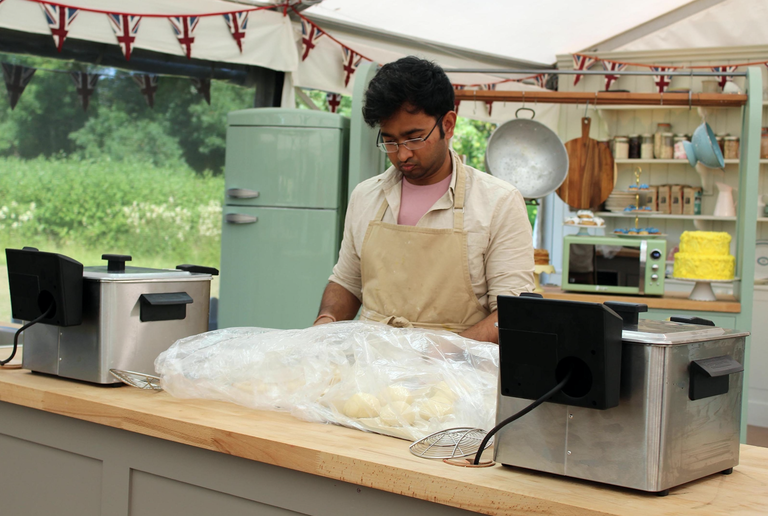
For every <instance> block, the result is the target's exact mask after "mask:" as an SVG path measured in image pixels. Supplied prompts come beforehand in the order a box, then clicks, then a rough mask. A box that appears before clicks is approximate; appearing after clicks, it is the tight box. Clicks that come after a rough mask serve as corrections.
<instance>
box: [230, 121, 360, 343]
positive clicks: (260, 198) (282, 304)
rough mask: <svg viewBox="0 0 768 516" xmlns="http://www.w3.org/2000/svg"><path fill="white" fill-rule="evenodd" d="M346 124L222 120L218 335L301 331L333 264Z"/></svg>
mask: <svg viewBox="0 0 768 516" xmlns="http://www.w3.org/2000/svg"><path fill="white" fill-rule="evenodd" d="M348 141H349V120H348V119H347V118H345V117H342V116H340V115H336V114H333V113H326V112H322V111H311V110H299V109H283V108H257V109H247V110H242V111H234V112H232V113H230V114H229V116H228V127H227V152H226V168H225V173H224V177H225V195H226V201H225V206H224V209H223V220H222V234H221V283H220V291H219V313H218V321H219V327H220V328H227V327H234V326H259V327H265V328H282V329H288V328H305V327H307V326H310V325H311V324H312V322H313V321H314V319H315V316H316V314H317V310H318V308H319V306H320V298H321V296H322V293H323V289H324V288H325V285H326V284H327V281H328V276H330V274H331V270H332V269H333V266H334V264H335V263H336V259H337V256H338V249H339V244H340V242H341V234H342V229H343V223H344V210H345V206H346V201H347V154H348V151H347V142H348Z"/></svg>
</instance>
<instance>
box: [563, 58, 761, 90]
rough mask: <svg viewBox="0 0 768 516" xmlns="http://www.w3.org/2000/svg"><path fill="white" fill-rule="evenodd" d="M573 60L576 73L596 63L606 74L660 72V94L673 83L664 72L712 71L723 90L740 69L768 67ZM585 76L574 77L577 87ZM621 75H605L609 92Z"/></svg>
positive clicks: (596, 59)
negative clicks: (638, 70)
mask: <svg viewBox="0 0 768 516" xmlns="http://www.w3.org/2000/svg"><path fill="white" fill-rule="evenodd" d="M572 58H573V69H574V70H576V71H585V70H589V69H590V68H591V67H592V66H594V65H595V64H596V63H598V62H599V63H601V64H602V66H603V69H604V70H605V71H606V72H620V71H622V70H624V69H626V68H627V66H639V67H643V68H648V69H650V70H651V71H653V72H658V74H654V76H653V82H654V83H655V84H656V89H657V90H658V92H659V93H665V92H666V91H667V89H668V88H669V85H670V83H671V82H672V76H671V75H666V74H665V73H664V72H674V71H677V70H702V69H709V70H710V71H712V72H714V73H717V74H721V75H719V76H718V84H719V85H720V87H721V88H722V87H723V86H725V83H727V82H729V81H733V76H732V75H729V74H732V73H734V72H735V71H736V70H737V69H738V68H739V67H741V66H751V65H765V66H768V60H766V61H752V62H749V63H737V64H728V65H717V66H713V65H701V66H668V65H657V64H647V63H630V62H626V61H616V60H613V59H602V58H600V57H598V56H591V55H587V54H572ZM582 77H583V75H581V74H577V75H574V77H573V85H574V86H576V85H577V84H578V83H579V81H580V80H581V78H582ZM619 77H620V76H619V75H614V74H606V75H605V89H606V90H609V89H610V88H611V85H612V84H613V83H614V82H615V81H617V80H618V79H619Z"/></svg>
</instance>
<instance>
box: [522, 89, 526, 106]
mask: <svg viewBox="0 0 768 516" xmlns="http://www.w3.org/2000/svg"><path fill="white" fill-rule="evenodd" d="M521 107H525V90H523V105H522V106H521Z"/></svg>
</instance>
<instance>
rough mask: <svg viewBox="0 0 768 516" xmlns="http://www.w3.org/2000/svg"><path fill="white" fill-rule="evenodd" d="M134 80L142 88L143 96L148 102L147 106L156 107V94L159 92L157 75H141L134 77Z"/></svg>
mask: <svg viewBox="0 0 768 516" xmlns="http://www.w3.org/2000/svg"><path fill="white" fill-rule="evenodd" d="M133 80H134V81H136V84H138V85H139V88H141V94H142V95H144V98H145V99H146V100H147V105H148V106H149V107H151V108H153V107H155V93H156V92H157V75H151V74H146V73H143V74H140V75H134V76H133Z"/></svg>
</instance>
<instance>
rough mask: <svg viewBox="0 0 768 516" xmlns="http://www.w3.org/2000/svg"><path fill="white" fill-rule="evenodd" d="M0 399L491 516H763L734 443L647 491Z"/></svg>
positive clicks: (766, 467)
mask: <svg viewBox="0 0 768 516" xmlns="http://www.w3.org/2000/svg"><path fill="white" fill-rule="evenodd" d="M0 401H3V402H8V403H14V404H17V405H23V406H26V407H31V408H35V409H39V410H44V411H47V412H51V413H55V414H61V415H64V416H68V417H72V418H76V419H82V420H85V421H91V422H93V423H98V424H102V425H107V426H111V427H115V428H121V429H124V430H128V431H131V432H136V433H140V434H145V435H149V436H153V437H158V438H160V439H167V440H169V441H175V442H179V443H183V444H187V445H190V446H196V447H199V448H205V449H208V450H213V451H217V452H221V453H227V454H231V455H235V456H238V457H243V458H246V459H250V460H255V461H259V462H264V463H267V464H273V465H276V466H281V467H284V468H289V469H293V470H297V471H302V472H306V473H310V474H313V475H319V476H322V477H328V478H332V479H336V480H340V481H344V482H350V483H353V484H357V485H362V486H367V487H371V488H374V489H380V490H382V491H388V492H392V493H397V494H401V495H405V496H410V497H413V498H419V499H423V500H428V501H431V502H436V503H441V504H444V505H449V506H454V507H459V508H462V509H466V510H470V511H476V512H480V513H483V514H492V515H522V514H563V515H598V514H599V515H606V514H615V515H622V516H631V515H637V516H648V515H650V514H660V515H669V516H673V515H674V516H678V515H684V514H722V515H726V514H728V515H733V514H768V448H758V447H754V446H746V445H742V448H741V464H740V465H739V466H738V467H737V468H736V469H735V470H734V473H733V474H732V475H730V476H726V475H713V476H710V477H708V478H705V479H701V480H698V481H695V482H691V483H689V484H685V485H683V486H680V487H677V488H674V489H672V490H671V492H670V495H669V496H667V497H664V498H660V497H657V496H655V495H653V494H648V493H641V492H637V491H633V490H629V489H623V488H616V487H611V486H606V485H602V484H597V483H592V482H585V481H580V480H574V479H568V478H564V477H558V476H553V475H547V474H544V473H537V472H532V471H526V470H519V469H513V468H506V467H502V466H500V465H496V466H494V467H491V468H481V469H466V468H459V467H456V466H450V465H447V464H444V463H442V462H437V461H430V460H426V459H421V458H418V457H415V456H413V455H411V454H410V452H409V451H408V442H407V441H402V440H399V439H394V438H390V437H384V436H381V435H375V434H369V433H365V432H360V431H357V430H352V429H348V428H342V427H338V426H334V425H324V424H319V423H308V422H305V421H300V420H298V419H296V418H294V417H292V416H290V415H288V414H285V413H278V412H262V411H256V410H250V409H247V408H245V407H241V406H238V405H234V404H230V403H225V402H216V401H207V400H182V399H176V398H173V397H171V396H170V395H168V394H167V393H165V392H156V391H144V390H140V389H135V388H132V387H127V386H123V387H99V386H92V385H87V384H84V383H80V382H75V381H69V380H64V379H59V378H53V377H47V376H42V375H36V374H32V373H30V372H29V371H26V370H21V369H16V370H7V369H1V368H0Z"/></svg>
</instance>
